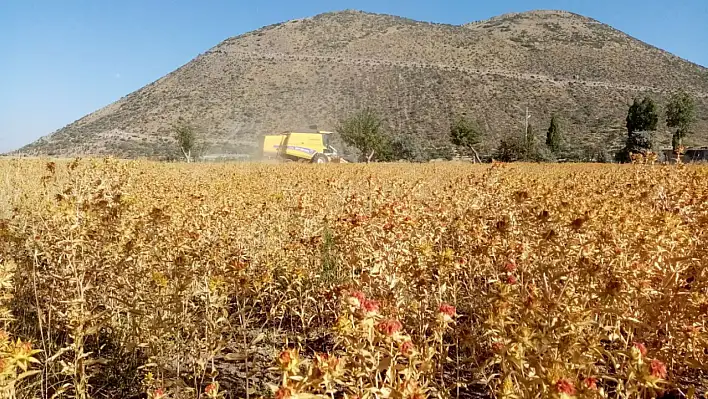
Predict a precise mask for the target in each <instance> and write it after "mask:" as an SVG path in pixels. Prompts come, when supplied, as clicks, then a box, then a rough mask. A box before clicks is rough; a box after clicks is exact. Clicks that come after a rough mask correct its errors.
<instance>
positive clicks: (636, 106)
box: [626, 96, 659, 134]
mask: <svg viewBox="0 0 708 399" xmlns="http://www.w3.org/2000/svg"><path fill="white" fill-rule="evenodd" d="M626 122H627V133H628V134H632V132H638V131H644V132H653V131H655V130H656V125H657V123H658V122H659V112H658V111H657V108H656V104H655V103H654V100H652V99H651V97H649V96H646V97H644V99H642V101H639V100H638V99H636V98H635V99H634V102H633V103H632V105H631V106H630V107H629V111H627V119H626Z"/></svg>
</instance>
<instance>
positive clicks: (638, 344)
mask: <svg viewBox="0 0 708 399" xmlns="http://www.w3.org/2000/svg"><path fill="white" fill-rule="evenodd" d="M634 347H635V348H637V349H639V353H641V354H642V356H646V355H647V347H646V346H644V344H643V343H641V342H635V343H634Z"/></svg>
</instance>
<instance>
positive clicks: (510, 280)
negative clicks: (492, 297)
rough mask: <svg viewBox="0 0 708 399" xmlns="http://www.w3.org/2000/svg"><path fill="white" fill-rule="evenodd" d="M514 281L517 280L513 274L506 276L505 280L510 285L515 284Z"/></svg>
mask: <svg viewBox="0 0 708 399" xmlns="http://www.w3.org/2000/svg"><path fill="white" fill-rule="evenodd" d="M516 281H517V280H516V277H514V276H509V277H507V278H506V282H507V283H509V284H511V285H514V284H516Z"/></svg>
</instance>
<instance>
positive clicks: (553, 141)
mask: <svg viewBox="0 0 708 399" xmlns="http://www.w3.org/2000/svg"><path fill="white" fill-rule="evenodd" d="M560 145H561V132H560V128H559V127H558V120H557V118H556V116H555V115H553V116H551V125H550V126H549V127H548V131H547V132H546V146H547V147H548V148H549V149H550V150H551V152H552V153H554V154H557V153H558V152H559V151H560Z"/></svg>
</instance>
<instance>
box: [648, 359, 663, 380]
mask: <svg viewBox="0 0 708 399" xmlns="http://www.w3.org/2000/svg"><path fill="white" fill-rule="evenodd" d="M649 372H650V373H651V375H652V376H654V377H656V378H662V379H663V378H666V374H667V373H666V365H665V364H664V363H663V362H662V361H661V360H658V359H653V360H652V361H651V363H649Z"/></svg>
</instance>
